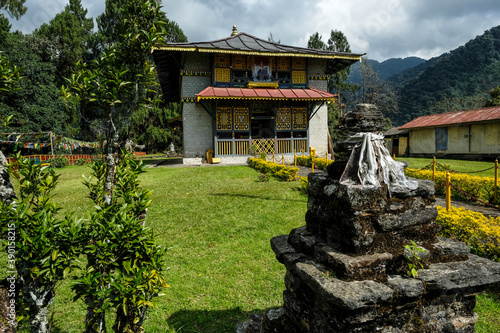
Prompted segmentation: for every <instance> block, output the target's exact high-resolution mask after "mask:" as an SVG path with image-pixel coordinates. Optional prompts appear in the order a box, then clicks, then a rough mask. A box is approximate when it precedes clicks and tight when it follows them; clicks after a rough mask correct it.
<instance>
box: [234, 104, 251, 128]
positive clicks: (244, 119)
mask: <svg viewBox="0 0 500 333" xmlns="http://www.w3.org/2000/svg"><path fill="white" fill-rule="evenodd" d="M249 119H250V113H249V111H248V108H234V130H235V131H248V130H249V129H250V121H249Z"/></svg>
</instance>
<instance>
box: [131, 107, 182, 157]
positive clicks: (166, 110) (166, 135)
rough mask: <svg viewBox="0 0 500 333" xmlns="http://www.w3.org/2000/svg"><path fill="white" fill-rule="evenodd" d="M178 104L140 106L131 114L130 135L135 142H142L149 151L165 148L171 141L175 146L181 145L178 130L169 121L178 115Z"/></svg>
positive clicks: (158, 150)
mask: <svg viewBox="0 0 500 333" xmlns="http://www.w3.org/2000/svg"><path fill="white" fill-rule="evenodd" d="M179 109H180V108H179V105H178V104H176V103H172V104H170V105H167V106H165V107H163V106H161V105H155V106H154V107H151V108H140V109H139V110H138V112H136V113H135V114H134V115H133V116H132V124H131V125H132V126H131V129H132V130H131V135H132V138H133V140H134V141H135V142H141V143H142V142H144V144H145V146H146V150H147V151H148V152H150V153H156V152H162V151H165V150H167V148H168V145H169V144H170V143H173V144H174V146H175V147H182V139H181V137H180V132H179V131H178V130H177V129H176V128H175V127H174V126H173V125H172V124H170V123H169V120H170V119H173V118H175V117H177V116H179V115H180V113H179Z"/></svg>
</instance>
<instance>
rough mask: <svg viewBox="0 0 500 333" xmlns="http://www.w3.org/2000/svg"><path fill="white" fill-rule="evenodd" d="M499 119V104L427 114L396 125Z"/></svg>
mask: <svg viewBox="0 0 500 333" xmlns="http://www.w3.org/2000/svg"><path fill="white" fill-rule="evenodd" d="M492 120H500V106H491V107H488V108H482V109H476V110H466V111H454V112H447V113H440V114H432V115H428V116H422V117H418V118H416V119H413V120H412V121H410V122H408V123H406V124H404V125H403V126H400V127H398V128H399V129H400V130H402V129H412V128H422V127H438V126H446V125H456V124H467V123H477V122H484V121H492Z"/></svg>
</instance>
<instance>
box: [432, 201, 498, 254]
mask: <svg viewBox="0 0 500 333" xmlns="http://www.w3.org/2000/svg"><path fill="white" fill-rule="evenodd" d="M437 208H438V216H437V218H436V222H437V223H438V224H440V225H441V227H442V229H441V235H442V236H443V237H451V236H455V237H456V238H457V239H458V240H460V241H462V242H465V243H467V245H469V247H470V249H471V251H472V252H473V253H475V254H477V255H480V256H484V257H487V258H490V259H493V260H496V261H499V262H500V217H497V218H491V217H486V216H484V215H483V214H481V213H478V212H474V211H470V210H466V209H465V208H463V207H460V208H455V207H453V208H451V209H450V211H446V209H445V208H443V207H439V206H438V207H437Z"/></svg>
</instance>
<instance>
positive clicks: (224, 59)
mask: <svg viewBox="0 0 500 333" xmlns="http://www.w3.org/2000/svg"><path fill="white" fill-rule="evenodd" d="M230 59H231V57H230V56H229V54H225V53H216V54H215V55H214V66H215V67H229V64H230V62H229V61H230Z"/></svg>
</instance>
